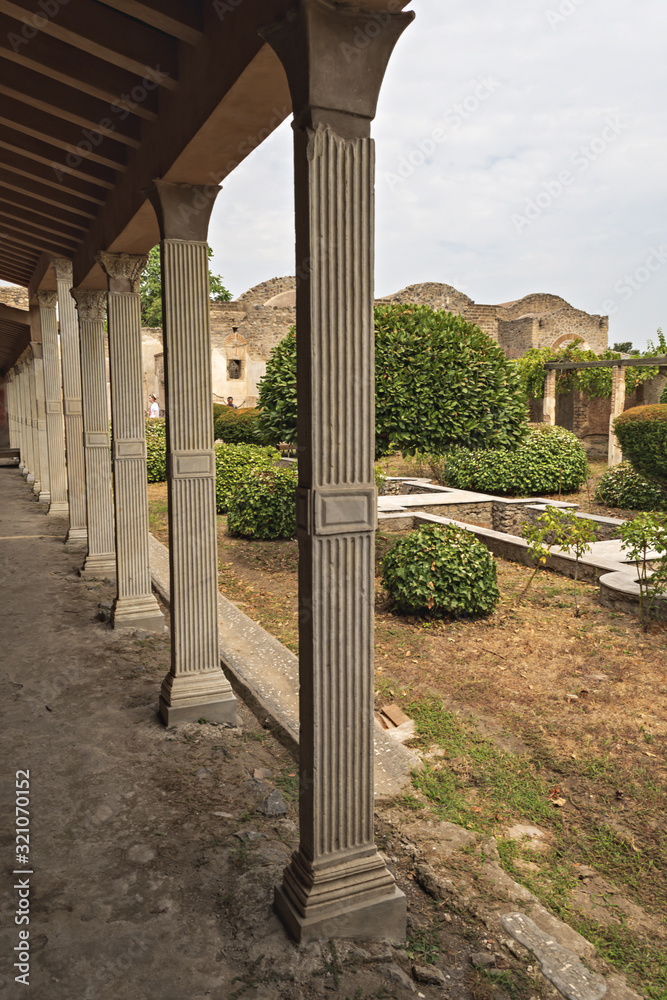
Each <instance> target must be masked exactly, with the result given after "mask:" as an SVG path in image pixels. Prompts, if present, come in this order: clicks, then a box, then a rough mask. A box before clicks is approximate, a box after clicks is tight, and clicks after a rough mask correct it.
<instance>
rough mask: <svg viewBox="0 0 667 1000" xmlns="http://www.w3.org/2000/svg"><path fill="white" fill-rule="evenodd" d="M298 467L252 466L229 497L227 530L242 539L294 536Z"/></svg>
mask: <svg viewBox="0 0 667 1000" xmlns="http://www.w3.org/2000/svg"><path fill="white" fill-rule="evenodd" d="M297 478H298V477H297V473H296V470H295V469H251V470H250V472H249V473H248V475H247V476H245V477H244V478H243V480H242V481H241V482H240V483H239V484H238V485H237V487H236V488H235V490H234V492H233V493H232V495H231V497H230V500H229V511H228V513H227V531H228V532H229V534H230V535H237V536H240V537H242V538H264V539H271V538H294V536H295V534H296V507H295V498H294V494H295V490H296V486H297Z"/></svg>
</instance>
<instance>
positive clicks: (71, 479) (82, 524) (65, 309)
mask: <svg viewBox="0 0 667 1000" xmlns="http://www.w3.org/2000/svg"><path fill="white" fill-rule="evenodd" d="M52 264H53V270H54V271H55V275H56V285H57V289H58V315H59V319H60V353H61V362H62V374H63V406H64V414H65V448H66V456H67V459H66V460H67V489H68V500H69V531H68V532H67V538H66V539H65V541H66V542H67V544H69V545H70V546H77V547H78V546H85V545H86V544H87V542H88V530H87V525H86V471H85V461H84V455H83V413H82V409H81V352H80V346H79V324H78V322H77V318H76V309H75V307H74V299H73V298H72V296H71V294H70V292H71V290H72V262H71V261H69V260H67V259H66V258H65V257H54V258H53V260H52ZM105 393H106V390H105Z"/></svg>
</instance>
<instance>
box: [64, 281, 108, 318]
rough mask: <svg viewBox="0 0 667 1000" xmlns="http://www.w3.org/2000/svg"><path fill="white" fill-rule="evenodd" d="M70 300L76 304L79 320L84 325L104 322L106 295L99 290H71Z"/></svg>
mask: <svg viewBox="0 0 667 1000" xmlns="http://www.w3.org/2000/svg"><path fill="white" fill-rule="evenodd" d="M70 291H71V295H72V298H73V299H74V301H75V302H76V308H77V311H78V313H79V319H80V320H82V321H83V322H84V323H99V322H101V321H103V320H104V314H105V309H106V304H107V293H106V292H104V291H100V290H99V289H96V288H95V289H91V288H72V289H70Z"/></svg>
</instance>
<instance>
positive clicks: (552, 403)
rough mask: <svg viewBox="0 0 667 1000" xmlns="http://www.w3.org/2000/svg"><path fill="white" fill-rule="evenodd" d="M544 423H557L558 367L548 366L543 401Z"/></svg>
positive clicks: (552, 424)
mask: <svg viewBox="0 0 667 1000" xmlns="http://www.w3.org/2000/svg"><path fill="white" fill-rule="evenodd" d="M542 423H543V424H551V426H552V427H553V426H554V425H555V423H556V369H555V368H547V373H546V380H545V383H544V400H543V402H542Z"/></svg>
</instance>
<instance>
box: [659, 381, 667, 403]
mask: <svg viewBox="0 0 667 1000" xmlns="http://www.w3.org/2000/svg"><path fill="white" fill-rule="evenodd" d="M660 402H661V403H667V383H666V384H665V388H664V389H663V390H662V392H661V393H660Z"/></svg>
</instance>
